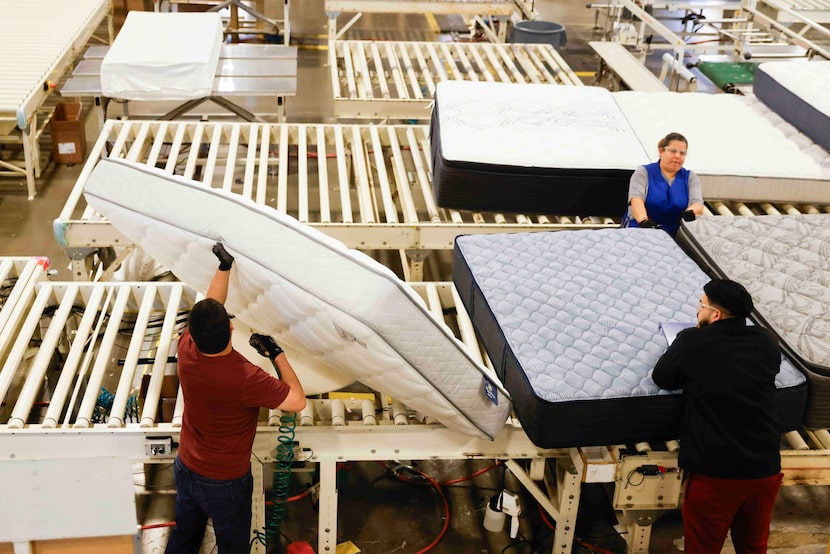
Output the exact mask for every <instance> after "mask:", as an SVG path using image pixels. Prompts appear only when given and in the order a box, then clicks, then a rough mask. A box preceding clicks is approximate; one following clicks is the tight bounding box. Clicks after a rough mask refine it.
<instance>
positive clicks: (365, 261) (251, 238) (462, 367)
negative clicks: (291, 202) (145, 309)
mask: <svg viewBox="0 0 830 554" xmlns="http://www.w3.org/2000/svg"><path fill="white" fill-rule="evenodd" d="M85 195H86V198H87V202H88V203H89V205H90V206H91V207H92V208H93V209H95V210H96V211H97V212H99V213H101V214H103V215H104V216H106V217H107V218H108V219H109V220H110V222H111V223H112V224H113V226H115V227H116V228H117V229H118V230H119V231H120V232H122V233H123V234H124V235H125V236H126V237H127V238H128V239H129V240H130V241H132V242H134V243H136V244H138V245H140V246H141V248H142V249H144V250H145V251H146V252H147V254H148V255H150V256H152V257H153V258H154V259H155V260H157V261H158V262H159V263H160V264H162V265H164V266H166V267H169V268H170V269H171V270H172V271H173V273H174V274H175V275H176V276H177V277H178V278H179V279H181V280H182V281H184V282H185V283H187V284H188V285H190V286H191V287H193V288H194V289H196V290H202V291H204V290H206V289H207V286H208V284H209V282H210V279H211V277H212V275H213V273H214V271H215V268H216V259H215V257H214V256H213V254H212V253H211V246H212V244H213V243H214V242H216V241H221V242H222V243H224V244H225V246H226V248H227V249H228V251H229V252H231V253H232V254H233V255H234V257H235V258H236V263H235V265H234V268H235V269H234V271H233V272H232V273H231V288H230V292H229V295H228V300H227V302H226V306H227V308H228V310H229V311H230V312H231V313H233V314H235V315H236V316H237V317H238V318H240V319H241V320H242V321H244V322H246V323H247V324H248V325H250V326H251V327H252V328H254V329H257V330H258V331H260V332H263V333H268V334H272V335H274V336H275V338H277V340H278V341H283V342H287V343H290V344H292V345H295V346H297V347H298V348H300V349H301V350H302V351H304V352H306V353H307V354H308V355H311V356H315V357H317V358H319V359H321V360H323V361H324V362H325V363H326V364H327V365H329V366H331V367H333V368H335V369H337V370H338V371H342V372H343V373H346V374H349V375H351V376H353V377H354V378H355V379H357V380H359V381H361V382H362V383H364V384H365V385H367V386H369V387H371V388H373V389H375V390H378V391H380V392H382V393H385V394H388V395H391V396H392V397H394V398H396V399H398V400H400V401H402V402H404V403H405V404H407V405H408V406H409V407H411V408H413V409H415V410H417V411H419V412H421V413H423V414H425V415H429V416H431V417H433V418H435V419H436V420H438V421H440V422H441V423H443V424H444V425H446V426H447V427H449V428H451V429H454V430H457V431H460V432H463V433H466V434H470V435H477V436H487V437H490V438H492V437H494V436H495V435H496V434H497V433H498V432H499V431H500V430H501V429H502V427H503V425H504V422H505V420H506V418H507V415H508V413H509V411H510V407H511V406H510V401H509V396H508V394H507V392H506V390H505V389H504V388H503V387H502V386H501V384H500V383H499V382H498V381H497V379H496V378H495V377H494V375H493V373H492V372H491V371H490V370H488V369H487V368H485V367H484V366H482V365H480V364H478V363H477V362H475V361H474V359H473V358H472V357H471V355H470V353H469V352H468V351H467V350H466V347H465V346H464V345H463V344H462V343H460V342H459V341H457V340H456V339H455V337H454V336H453V334H452V332H451V331H450V330H449V329H448V328H447V327H446V326H445V324H444V323H443V322H441V321H438V320H436V319H435V318H434V317H433V316H432V314H431V313H430V312H429V310H428V309H427V307H426V306H425V305H424V303H423V301H422V300H421V298H420V297H419V296H418V295H417V294H416V293H414V292H413V291H412V290H411V289H410V288H409V286H408V285H407V284H406V283H404V282H403V281H400V280H399V279H398V278H397V277H396V276H395V275H394V274H393V273H392V272H391V271H390V270H389V269H387V268H385V267H384V266H382V265H380V264H378V263H377V262H375V261H374V260H372V259H371V258H368V257H367V256H365V255H363V254H361V253H360V252H357V251H355V250H349V249H348V248H346V247H345V246H344V245H343V244H341V243H340V242H338V241H336V240H334V239H331V238H329V237H327V236H325V235H323V234H322V233H320V232H318V231H316V230H314V229H312V228H310V227H307V226H304V225H301V224H300V223H298V222H297V221H296V220H295V219H293V218H291V217H289V216H286V215H283V214H280V213H278V212H276V211H275V210H273V209H271V208H269V207H267V206H263V205H258V204H254V203H253V202H251V201H249V200H248V199H246V198H243V197H241V196H238V195H235V194H231V193H227V192H225V191H222V190H217V189H211V188H207V187H205V186H203V185H201V184H200V183H197V182H194V181H190V180H187V179H183V178H181V177H177V176H171V175H167V174H165V173H163V172H161V171H158V170H156V169H154V168H148V167H146V166H142V165H138V164H131V163H129V162H125V161H123V160H102V161H101V162H99V164H98V166H97V167H96V168H95V169H94V171H93V172H92V174H91V175H90V177H89V179H88V181H87V183H86V187H85ZM185 207H186V208H185ZM299 377H300V379H301V380H302V379H303V375H300V376H299ZM485 388H488V389H495V391H496V394H495V396H496V402H494V401H493V400H491V398H490V397H488V396H487V394H486V393H485Z"/></svg>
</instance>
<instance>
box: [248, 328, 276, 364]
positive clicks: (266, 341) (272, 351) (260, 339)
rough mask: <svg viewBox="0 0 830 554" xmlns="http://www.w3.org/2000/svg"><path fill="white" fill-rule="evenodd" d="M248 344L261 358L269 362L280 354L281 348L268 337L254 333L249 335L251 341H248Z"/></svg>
mask: <svg viewBox="0 0 830 554" xmlns="http://www.w3.org/2000/svg"><path fill="white" fill-rule="evenodd" d="M248 344H250V345H251V346H253V347H254V349H255V350H256V351H257V352H259V354H260V355H261V356H265V357H266V358H268V359H269V360H273V359H274V358H276V357H277V356H279V355H280V354H281V353H282V348H280V345H279V344H277V341H275V340H274V339H273V338H272V337H269V336H268V335H260V334H259V333H254V334H253V335H251V340H249V341H248Z"/></svg>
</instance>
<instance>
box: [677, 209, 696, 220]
mask: <svg viewBox="0 0 830 554" xmlns="http://www.w3.org/2000/svg"><path fill="white" fill-rule="evenodd" d="M680 217H682V218H683V221H694V220H695V212H693V211H692V210H686V211H684V212H683V213H682V214H681V215H680Z"/></svg>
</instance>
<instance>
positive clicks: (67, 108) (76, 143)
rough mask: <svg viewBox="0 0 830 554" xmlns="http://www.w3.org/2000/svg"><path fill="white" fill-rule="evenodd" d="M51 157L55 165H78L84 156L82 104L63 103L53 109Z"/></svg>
mask: <svg viewBox="0 0 830 554" xmlns="http://www.w3.org/2000/svg"><path fill="white" fill-rule="evenodd" d="M51 130H52V155H53V156H54V158H55V163H59V164H80V163H83V161H84V155H85V154H86V152H85V151H86V133H85V132H84V117H83V104H81V103H80V102H65V103H61V104H58V105H57V106H56V107H55V113H54V114H53V115H52V122H51Z"/></svg>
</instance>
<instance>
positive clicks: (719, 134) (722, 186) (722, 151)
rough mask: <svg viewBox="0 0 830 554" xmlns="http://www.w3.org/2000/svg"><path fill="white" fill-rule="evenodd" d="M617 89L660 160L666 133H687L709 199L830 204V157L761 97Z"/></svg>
mask: <svg viewBox="0 0 830 554" xmlns="http://www.w3.org/2000/svg"><path fill="white" fill-rule="evenodd" d="M613 94H614V99H615V100H616V103H617V104H618V105H619V107H620V109H621V110H622V112H623V113H624V114H625V118H626V119H627V120H628V122H629V123H630V124H631V126H632V128H633V129H634V133H635V134H636V135H637V137H639V140H640V142H641V143H642V144H643V145H644V147H645V148H646V150H647V152H648V154H649V156H650V157H651V158H652V160H653V161H656V160H657V159H658V155H657V154H658V153H657V142H658V141H659V140H660V138H662V137H663V136H665V135H666V134H667V133H668V132H671V131H678V132H680V133H682V134H683V135H684V136H686V138H687V139H688V140H689V155H688V157H687V158H686V162H685V167H687V168H688V169H691V170H693V171H694V172H695V173H697V174H698V175H700V176H701V177H702V179H701V181H702V185H703V197H704V199H707V198H708V199H712V198H720V199H732V200H748V201H752V200H767V201H792V202H830V186H828V180H830V154H828V153H827V152H826V151H824V150H823V149H822V148H821V147H820V146H818V145H816V144H815V143H814V142H813V141H812V140H810V139H809V138H808V137H806V136H805V135H803V134H801V133H799V131H798V130H797V129H796V128H795V127H793V126H792V125H790V124H789V123H787V122H786V121H784V120H783V119H782V118H781V117H780V116H778V115H777V114H775V113H774V112H772V111H771V110H769V109H768V108H766V106H764V105H763V104H762V103H761V102H759V101H758V100H756V99H755V98H754V97H741V96H738V95H734V94H705V93H690V92H686V93H678V92H657V93H652V92H648V93H643V92H633V91H625V92H616V93H613Z"/></svg>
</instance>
